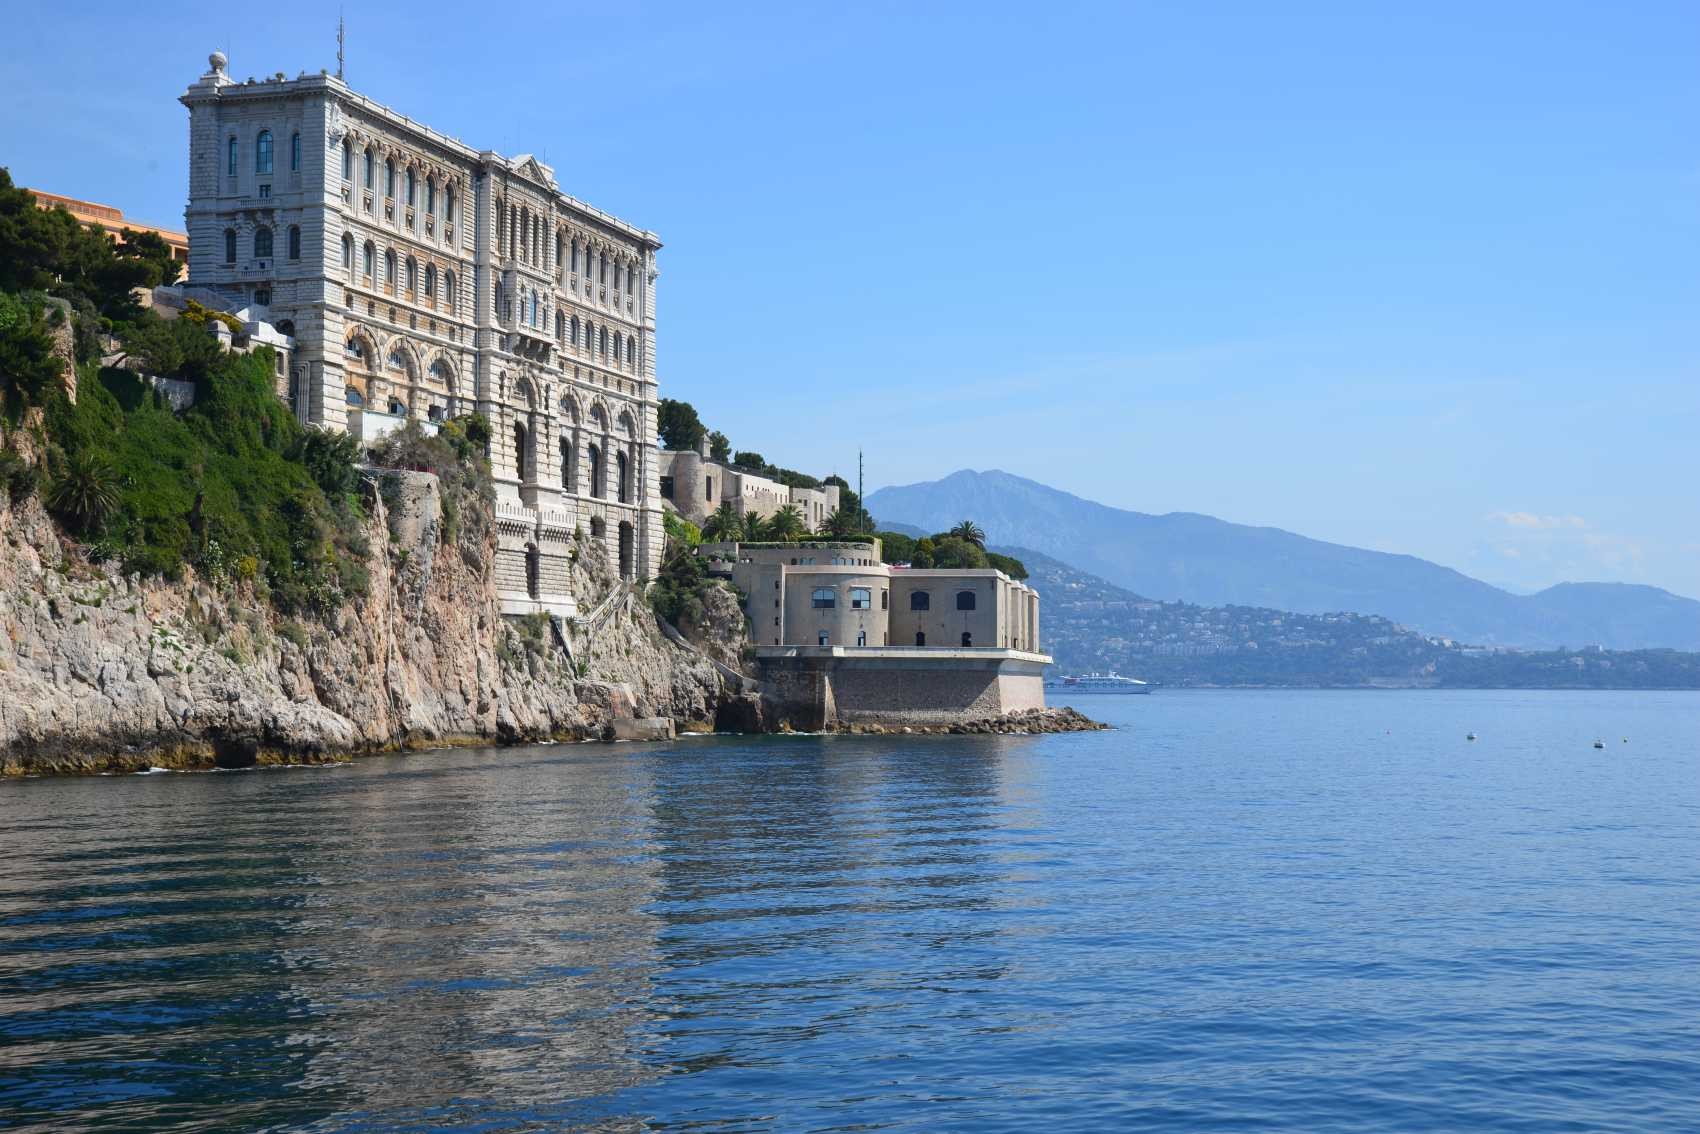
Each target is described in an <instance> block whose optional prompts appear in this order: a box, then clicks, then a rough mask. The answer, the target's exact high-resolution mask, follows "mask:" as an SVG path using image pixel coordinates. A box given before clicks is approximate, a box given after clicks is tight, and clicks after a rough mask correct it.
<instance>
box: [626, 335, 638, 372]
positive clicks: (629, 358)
mask: <svg viewBox="0 0 1700 1134" xmlns="http://www.w3.org/2000/svg"><path fill="white" fill-rule="evenodd" d="M626 366H627V367H628V368H635V367H636V366H637V336H636V335H627V336H626Z"/></svg>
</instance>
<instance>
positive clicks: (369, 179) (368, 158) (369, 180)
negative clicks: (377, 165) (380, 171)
mask: <svg viewBox="0 0 1700 1134" xmlns="http://www.w3.org/2000/svg"><path fill="white" fill-rule="evenodd" d="M366 188H368V189H371V188H373V185H372V147H371V146H367V147H366Z"/></svg>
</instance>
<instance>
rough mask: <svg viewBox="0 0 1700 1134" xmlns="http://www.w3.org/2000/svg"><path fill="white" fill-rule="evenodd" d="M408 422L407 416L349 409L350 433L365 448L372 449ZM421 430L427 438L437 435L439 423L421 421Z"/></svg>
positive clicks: (363, 409)
mask: <svg viewBox="0 0 1700 1134" xmlns="http://www.w3.org/2000/svg"><path fill="white" fill-rule="evenodd" d="M407 421H408V418H407V415H406V414H400V413H379V412H378V411H377V410H374V409H368V408H364V407H361V408H356V407H354V406H350V407H348V432H349V433H351V434H353V435H354V436H355V437H356V438H358V439H359V441H360V444H361V446H362V447H363V448H370V447H371V446H373V445H376V444H377V443H378V442H379V441H382V440H383V439H384V438H385V437H388V436H389V435H390V434H392V433H394V432H395V431H396V430H398V429H400V428H401V427H402V426H404V425H406V424H407ZM419 428H420V429H422V430H424V431H425V436H427V437H435V436H436V435H437V423H436V422H434V421H421V422H420V423H419Z"/></svg>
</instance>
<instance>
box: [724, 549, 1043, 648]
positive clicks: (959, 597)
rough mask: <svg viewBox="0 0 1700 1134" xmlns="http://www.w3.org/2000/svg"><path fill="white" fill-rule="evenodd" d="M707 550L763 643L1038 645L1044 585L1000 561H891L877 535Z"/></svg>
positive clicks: (752, 633) (752, 636) (752, 635)
mask: <svg viewBox="0 0 1700 1134" xmlns="http://www.w3.org/2000/svg"><path fill="white" fill-rule="evenodd" d="M703 554H705V555H707V556H709V557H710V561H711V568H710V569H711V570H716V571H718V572H719V573H721V574H723V575H725V576H727V577H729V578H730V579H731V580H732V584H733V585H734V586H735V587H737V588H738V590H739V591H740V592H741V593H742V594H743V595H744V596H745V608H744V613H745V614H746V615H747V616H748V620H749V632H750V641H751V642H753V643H754V644H755V645H756V646H757V647H774V646H837V647H854V648H860V649H871V648H876V647H885V646H902V647H911V648H919V649H928V648H931V649H935V650H937V649H943V650H953V651H961V650H979V649H992V650H1017V651H1020V652H1023V653H1029V654H1038V653H1039V652H1040V650H1039V592H1037V591H1035V590H1034V589H1033V588H1032V587H1029V586H1028V585H1027V584H1026V583H1022V582H1018V581H1017V580H1015V579H1011V578H1010V577H1009V576H1008V575H1005V574H1004V573H1003V572H1002V571H998V570H995V569H993V568H977V569H976V568H968V569H917V568H912V567H893V566H891V565H890V564H887V563H884V562H882V561H881V559H880V542H879V540H877V539H869V540H865V541H822V542H816V543H807V542H805V543H797V544H748V543H723V544H708V545H705V547H704V549H703Z"/></svg>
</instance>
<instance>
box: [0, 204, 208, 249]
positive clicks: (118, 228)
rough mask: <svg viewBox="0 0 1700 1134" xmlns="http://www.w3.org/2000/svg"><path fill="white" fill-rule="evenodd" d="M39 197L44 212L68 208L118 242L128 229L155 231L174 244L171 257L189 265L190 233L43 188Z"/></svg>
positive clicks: (76, 215)
mask: <svg viewBox="0 0 1700 1134" xmlns="http://www.w3.org/2000/svg"><path fill="white" fill-rule="evenodd" d="M29 192H31V193H33V194H34V195H35V203H36V204H38V205H40V206H41V207H42V208H44V209H64V210H65V211H66V212H68V213H70V214H71V215H72V216H74V217H76V218H77V219H78V220H80V221H82V222H83V223H84V224H87V225H96V224H98V225H100V226H101V227H102V228H104V229H105V230H106V232H107V235H109V236H111V237H112V239H114V240H117V239H118V234H119V233H121V232H123V231H124V230H125V229H127V228H128V229H134V230H135V231H137V232H151V233H153V234H154V235H155V236H157V237H159V238H160V239H161V240H163V241H165V242H166V243H167V244H169V245H171V258H172V259H173V260H176V261H177V262H178V263H179V264H187V263H188V262H189V234H188V233H185V232H177V231H175V230H173V229H169V228H160V227H158V226H157V225H151V224H143V223H141V222H140V221H133V220H126V219H125V217H124V214H123V212H122V211H120V210H118V209H115V208H113V207H112V206H111V205H97V204H95V203H94V202H93V201H79V200H77V199H76V198H75V197H61V196H60V195H59V194H57V193H43V192H42V191H41V190H40V189H31V190H29Z"/></svg>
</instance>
